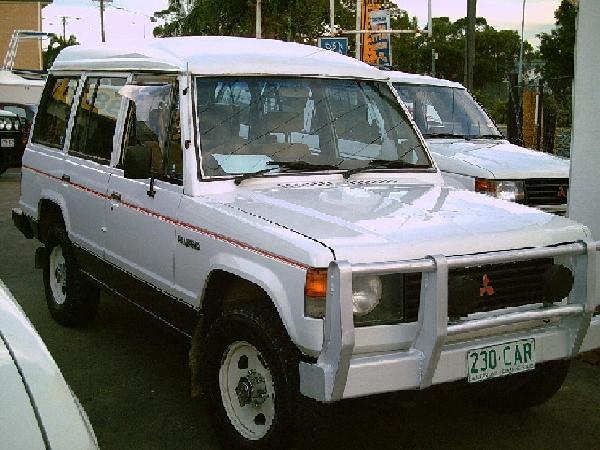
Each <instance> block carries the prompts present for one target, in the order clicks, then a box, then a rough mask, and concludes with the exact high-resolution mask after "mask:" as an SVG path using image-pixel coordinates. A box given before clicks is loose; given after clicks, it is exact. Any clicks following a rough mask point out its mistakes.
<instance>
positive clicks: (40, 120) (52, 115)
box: [32, 76, 78, 148]
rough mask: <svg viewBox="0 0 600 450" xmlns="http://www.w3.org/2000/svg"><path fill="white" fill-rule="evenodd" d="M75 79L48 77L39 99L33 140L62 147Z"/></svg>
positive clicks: (75, 83) (74, 89) (74, 88)
mask: <svg viewBox="0 0 600 450" xmlns="http://www.w3.org/2000/svg"><path fill="white" fill-rule="evenodd" d="M77 81H78V80H77V79H76V78H58V77H53V76H50V77H49V78H48V81H47V82H46V87H45V89H44V94H43V95H42V99H41V101H40V106H39V114H38V115H37V119H36V124H35V130H34V131H33V137H32V141H33V142H35V143H38V144H44V145H47V146H49V147H55V148H62V146H63V144H64V141H65V134H66V132H67V123H68V122H69V115H70V113H71V105H72V104H73V97H74V96H75V91H76V89H77Z"/></svg>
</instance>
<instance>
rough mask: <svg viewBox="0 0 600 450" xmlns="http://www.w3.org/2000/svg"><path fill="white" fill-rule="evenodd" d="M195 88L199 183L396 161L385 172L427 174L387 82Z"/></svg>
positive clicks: (241, 82)
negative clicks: (399, 163)
mask: <svg viewBox="0 0 600 450" xmlns="http://www.w3.org/2000/svg"><path fill="white" fill-rule="evenodd" d="M196 87H197V114H198V128H199V131H200V147H201V151H202V164H201V166H202V174H201V176H204V177H207V176H208V177H210V176H230V175H242V174H251V173H258V172H273V173H277V172H278V171H279V172H282V171H289V170H295V171H310V170H313V171H316V170H326V169H338V168H339V169H356V168H358V167H367V166H369V162H370V161H373V160H385V161H386V162H388V161H402V162H403V164H404V165H403V167H402V168H401V169H397V168H393V169H392V170H411V167H412V170H415V167H419V168H420V170H423V168H424V167H425V168H430V167H431V162H430V160H429V158H428V156H427V153H426V152H425V150H424V149H423V147H422V145H421V143H420V141H419V139H418V137H417V135H416V133H415V131H414V130H413V129H412V127H411V125H410V122H409V121H408V120H407V118H406V116H405V114H404V112H403V111H402V108H401V107H400V105H399V104H398V101H397V100H396V97H395V96H394V95H393V93H392V91H391V89H390V88H389V86H388V85H387V84H386V83H382V82H374V81H358V80H329V79H310V78H259V77H236V78H218V79H216V78H197V80H196ZM277 162H282V164H281V165H278V164H277ZM292 162H294V163H295V164H291V163H292ZM286 163H287V164H286ZM298 163H301V164H298ZM407 167H408V168H407ZM379 170H381V168H379ZM387 170H390V169H387Z"/></svg>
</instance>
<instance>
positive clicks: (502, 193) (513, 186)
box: [496, 181, 524, 202]
mask: <svg viewBox="0 0 600 450" xmlns="http://www.w3.org/2000/svg"><path fill="white" fill-rule="evenodd" d="M496 197H497V198H499V199H501V200H507V201H509V202H517V201H519V200H523V197H524V191H523V183H522V182H520V181H498V182H497V183H496Z"/></svg>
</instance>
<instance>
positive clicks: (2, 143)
mask: <svg viewBox="0 0 600 450" xmlns="http://www.w3.org/2000/svg"><path fill="white" fill-rule="evenodd" d="M14 146H15V140H14V139H0V147H14Z"/></svg>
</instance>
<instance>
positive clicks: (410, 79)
mask: <svg viewBox="0 0 600 450" xmlns="http://www.w3.org/2000/svg"><path fill="white" fill-rule="evenodd" d="M385 73H386V74H387V75H388V76H389V78H390V80H391V81H392V83H408V84H419V85H427V86H447V87H453V88H459V89H466V88H465V87H464V86H463V85H462V84H460V83H458V82H456V81H450V80H443V79H441V78H433V77H428V76H426V75H417V74H414V73H406V72H396V71H386V72H385Z"/></svg>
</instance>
